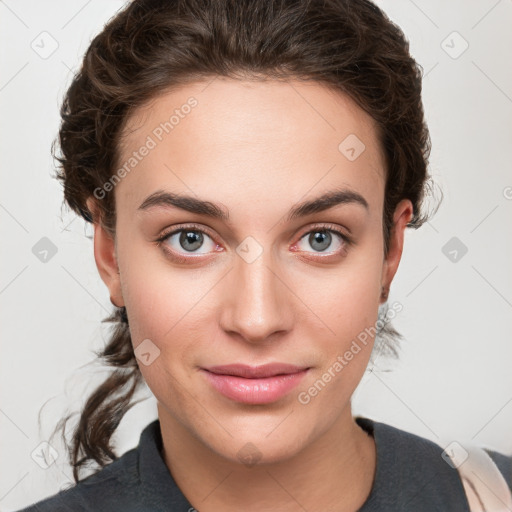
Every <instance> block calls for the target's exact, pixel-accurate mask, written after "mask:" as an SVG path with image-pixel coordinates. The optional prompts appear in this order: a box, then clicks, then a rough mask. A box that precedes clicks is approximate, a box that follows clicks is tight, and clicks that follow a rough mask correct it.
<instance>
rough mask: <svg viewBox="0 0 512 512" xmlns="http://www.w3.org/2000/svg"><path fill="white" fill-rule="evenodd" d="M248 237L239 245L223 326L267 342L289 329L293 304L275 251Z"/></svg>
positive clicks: (251, 339)
mask: <svg viewBox="0 0 512 512" xmlns="http://www.w3.org/2000/svg"><path fill="white" fill-rule="evenodd" d="M248 238H249V240H247V239H246V240H245V241H244V242H242V243H241V244H240V246H239V247H238V248H237V255H236V257H235V259H234V263H233V265H234V268H233V272H231V280H230V281H229V283H228V284H227V286H228V290H227V291H226V294H227V303H228V304H225V306H226V307H225V309H224V315H223V328H224V329H225V330H226V331H232V332H238V333H239V334H240V335H241V336H243V337H244V338H245V339H246V340H247V341H264V340H265V339H266V338H268V337H269V336H270V335H271V334H272V333H274V332H276V331H282V330H285V329H287V327H288V326H287V321H288V320H289V319H290V316H289V315H288V313H287V308H288V307H289V304H288V302H287V298H286V286H285V285H284V283H283V282H281V279H280V278H279V277H278V276H279V274H280V271H279V268H277V265H276V263H275V261H273V258H272V253H271V251H270V250H263V247H262V246H261V245H260V244H258V243H255V241H254V239H253V240H251V239H250V237H248ZM288 300H289V297H288Z"/></svg>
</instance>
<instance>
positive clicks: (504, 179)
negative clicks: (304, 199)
mask: <svg viewBox="0 0 512 512" xmlns="http://www.w3.org/2000/svg"><path fill="white" fill-rule="evenodd" d="M123 3H124V2H121V1H119V0H109V1H104V0H101V1H100V0H89V1H84V0H79V1H76V0H73V1H70V0H67V1H63V0H60V1H52V2H40V1H36V0H32V1H28V0H20V1H17V2H16V1H14V0H7V1H1V2H0V24H1V35H0V38H1V44H0V51H1V68H0V69H1V75H0V102H1V103H0V105H1V112H2V121H3V122H2V124H1V127H0V130H1V135H0V144H1V151H0V158H1V173H2V174H1V179H2V182H1V183H2V187H1V189H0V192H1V195H0V221H1V224H0V229H1V237H2V251H1V255H2V264H1V272H0V307H1V310H0V314H1V326H2V331H1V333H2V354H1V359H0V364H1V380H2V382H1V384H2V385H1V405H0V428H1V433H2V436H1V453H2V457H1V459H0V465H1V466H0V469H1V475H0V509H1V510H3V511H6V510H14V509H17V508H20V507H21V506H22V505H26V504H28V503H30V502H32V501H35V500H36V499H40V498H42V497H44V496H47V495H50V494H54V493H55V492H57V491H58V490H59V488H60V487H61V486H63V485H66V484H67V483H69V481H70V477H71V471H70V469H69V467H68V466H67V463H66V455H65V453H64V450H63V447H62V446H61V445H59V444H58V443H56V442H54V443H53V445H54V446H55V449H56V450H57V452H58V458H57V460H56V462H55V463H54V464H52V465H51V466H50V468H49V469H46V470H44V469H42V468H41V467H39V465H38V464H36V462H35V461H34V460H33V459H32V458H31V453H32V452H33V451H34V450H35V449H36V448H37V447H38V445H39V444H40V443H41V442H43V441H46V440H48V438H49V435H50V433H51V432H52V430H53V427H54V426H55V424H56V422H57V420H58V419H60V418H61V417H62V415H63V414H64V412H66V411H67V410H69V411H77V410H78V408H79V407H80V405H81V404H82V402H83V399H84V397H85V396H87V395H88V394H89V393H90V391H91V390H92V388H93V387H94V386H95V385H96V384H97V383H98V382H99V381H100V380H102V379H103V378H104V377H105V371H104V370H101V368H99V367H97V366H96V365H87V363H88V362H89V361H91V360H92V359H93V357H94V355H93V353H92V350H93V349H95V350H98V349H99V348H100V347H101V346H102V343H103V342H104V339H105V337H106V335H107V333H108V327H107V326H106V325H105V324H104V325H101V323H100V321H101V319H103V318H104V317H105V316H106V315H107V312H109V311H110V309H111V305H110V301H109V296H108V294H107V290H106V287H105V286H104V285H103V283H102V282H101V280H100V277H99V275H98V273H97V270H96V267H95V264H94V258H93V246H92V240H91V239H89V238H87V235H89V236H90V234H91V233H90V231H89V230H86V229H85V223H84V222H83V221H82V220H80V219H78V218H76V217H75V216H74V215H72V214H70V213H69V212H67V210H66V209H65V208H63V209H62V210H61V203H62V192H61V188H60V186H59V184H58V183H57V181H56V180H54V179H52V178H51V175H52V174H53V161H52V158H51V155H50V144H51V142H52V140H53V138H54V137H55V135H56V134H57V129H58V124H59V112H58V109H59V105H60V102H61V99H62V95H63V93H64V91H65V90H66V87H67V86H68V85H69V83H70V80H71V77H72V72H73V71H74V70H76V69H77V65H78V63H79V61H80V59H81V57H82V55H83V53H84V51H85V49H86V48H87V45H88V43H89V42H90V40H91V38H92V37H93V35H95V34H96V33H97V32H98V31H99V30H100V29H101V28H102V26H103V24H104V23H105V22H106V21H107V20H108V19H109V17H110V16H111V15H113V14H114V13H115V11H117V10H118V9H119V8H120V7H121V6H122V5H123ZM378 3H379V5H381V6H382V7H383V8H384V10H385V11H386V12H387V13H388V15H389V16H390V17H391V19H392V20H393V21H395V22H396V23H397V24H398V25H399V26H400V27H401V28H402V29H403V30H404V32H405V34H406V36H407V37H408V38H409V40H410V44H411V53H412V55H413V56H414V57H415V58H416V59H417V61H418V62H419V63H420V64H421V65H422V66H423V68H424V70H425V78H424V96H423V97H424V105H425V109H426V115H427V121H428V123H429V127H430V130H431V136H432V143H433V149H432V157H431V168H430V171H431V173H432V175H433V177H434V180H435V181H436V183H437V184H438V185H439V186H440V187H441V188H442V190H443V192H444V194H445V199H444V201H443V203H442V205H441V207H440V209H439V211H438V213H437V215H436V216H435V217H434V218H433V220H432V222H431V223H429V224H426V225H424V226H423V227H422V228H421V229H420V230H418V231H413V230H407V235H406V243H405V250H404V255H403V259H402V263H401V266H400V269H399V271H398V274H397V276H396V278H395V280H394V283H393V286H392V288H391V294H390V298H389V302H390V304H391V303H392V302H394V301H399V302H401V303H402V304H403V306H404V309H403V311H402V312H401V313H399V315H398V316H397V318H396V319H395V320H394V325H395V326H396V327H397V328H398V329H399V330H400V331H401V332H402V334H403V335H404V336H405V341H404V342H403V343H402V346H403V349H402V352H401V357H400V360H399V361H398V362H394V363H392V362H386V361H377V365H378V367H376V368H375V369H374V371H373V372H371V373H368V375H367V376H365V378H364V379H363V382H362V383H361V385H360V387H359V389H358V390H357V392H356V395H355V398H354V412H355V413H356V414H363V415H367V416H369V417H371V418H374V419H376V420H378V421H383V422H387V423H389V424H392V425H395V426H398V427H400V428H402V429H404V430H408V431H411V432H414V433H417V434H419V435H422V436H424V437H428V438H430V439H433V440H436V441H438V442H439V441H441V440H443V439H445V440H459V441H461V442H462V441H472V442H475V443H478V444H480V445H482V446H484V445H485V446H488V447H491V448H494V449H498V450H501V451H504V452H507V453H511V452H512V431H511V427H512V372H511V370H510V362H511V359H512V342H511V341H512V338H511V332H512V322H511V311H512V286H511V284H512V266H511V264H510V262H511V261H512V243H511V227H512V215H511V214H512V200H511V199H512V172H511V163H512V138H511V135H512V134H511V131H512V123H511V121H512V68H511V62H512V31H511V30H510V27H511V26H512V1H511V0H500V1H496V0H481V1H476V0H473V1H463V0H459V1H453V0H452V1H451V2H449V3H448V2H445V1H443V0H435V1H434V0H430V1H428V2H427V1H425V0H424V1H420V0H416V1H412V0H388V1H385V2H378ZM454 31H456V32H458V33H459V34H460V36H461V37H462V38H463V39H464V40H465V41H467V43H468V44H469V47H468V48H467V50H466V51H465V52H464V53H462V54H461V55H459V56H458V57H457V58H453V57H454V56H456V55H457V54H458V53H459V52H460V50H461V49H463V44H464V41H463V40H462V39H461V38H460V37H459V36H458V35H456V34H455V35H454V34H453V32H454ZM42 32H47V33H48V34H50V35H51V36H48V35H44V34H43V35H41V33H42ZM52 38H53V39H54V40H55V41H56V42H57V43H58V48H56V50H55V51H54V53H52V54H51V55H49V56H47V55H43V56H44V57H47V58H42V57H41V56H40V55H39V54H38V53H37V52H36V51H34V49H33V48H32V47H31V45H33V46H34V47H36V48H37V46H36V45H38V47H39V50H38V51H39V52H43V51H49V50H50V49H51V48H52V47H51V45H52V44H55V43H52ZM443 41H444V43H443ZM447 52H451V54H452V55H451V56H450V55H449V53H447ZM42 237H48V238H49V239H50V240H51V241H52V242H53V243H54V244H55V245H56V247H57V250H58V252H57V253H56V254H55V256H54V257H52V258H51V259H50V260H49V261H48V262H47V263H42V262H41V261H40V260H39V259H38V258H36V256H35V255H34V254H33V252H32V248H33V246H34V245H35V244H36V243H37V242H38V241H39V240H40V239H41V238H42ZM452 237H457V239H458V240H459V241H460V242H462V243H463V244H464V245H465V246H466V247H467V248H468V252H467V254H465V255H464V256H463V257H460V254H461V253H459V259H458V261H456V262H453V261H451V260H450V259H449V258H448V257H447V256H445V254H444V253H443V252H442V249H443V247H444V246H445V244H446V243H447V242H448V241H449V240H450V239H451V238H452ZM457 243H459V242H457ZM385 370H392V371H385ZM147 396H150V394H149V392H147ZM43 405H45V407H44V409H43V412H42V416H41V421H42V423H41V428H39V426H38V412H39V410H40V408H41V407H42V406H43ZM154 418H156V407H155V402H154V399H153V398H150V399H149V400H147V401H146V402H144V403H143V404H141V405H138V406H136V407H135V408H134V409H133V410H132V411H130V412H129V413H128V414H127V416H126V417H125V419H124V420H123V422H122V424H121V426H120V429H119V432H118V434H117V436H116V437H117V439H118V441H119V444H118V453H120V454H121V453H123V452H124V451H126V450H127V449H129V448H132V447H133V446H135V445H136V444H137V442H138V437H139V434H140V431H141V430H142V428H143V427H144V426H145V425H147V424H148V423H149V422H150V421H152V420H153V419H154Z"/></svg>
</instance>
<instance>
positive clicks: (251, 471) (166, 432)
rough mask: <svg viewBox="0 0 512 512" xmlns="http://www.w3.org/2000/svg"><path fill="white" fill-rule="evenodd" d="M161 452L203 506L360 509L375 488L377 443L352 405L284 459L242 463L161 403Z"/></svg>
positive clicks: (207, 510) (210, 511)
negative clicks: (194, 432) (218, 449)
mask: <svg viewBox="0 0 512 512" xmlns="http://www.w3.org/2000/svg"><path fill="white" fill-rule="evenodd" d="M158 411H159V418H160V426H161V431H162V440H163V456H164V460H165V463H166V465H167V467H168V468H169V471H170V472H171V474H172V476H173V478H174V480H175V482H176V484H177V485H178V487H179V488H180V490H181V492H182V493H183V494H184V495H185V497H186V498H187V499H188V501H189V502H190V503H191V504H192V505H193V506H194V507H195V508H196V509H198V510H200V511H201V512H217V511H222V512H231V511H235V510H236V511H240V510H245V511H248V512H253V511H254V512H256V511H258V512H261V511H266V510H268V511H274V510H280V511H284V512H288V511H290V512H291V511H297V510H337V511H339V512H355V511H357V510H359V508H360V507H361V506H362V505H363V503H364V502H365V501H366V499H367V498H368V495H369V494H370V491H371V488H372V484H373V480H374V474H375V468H376V448H375V442H374V439H373V437H371V436H369V435H368V434H367V433H366V432H365V431H364V430H363V429H362V428H361V427H359V425H357V423H356V422H355V420H354V419H353V417H352V415H351V410H350V405H349V406H348V407H347V408H346V410H345V411H344V412H343V413H342V415H341V416H340V417H339V418H338V420H337V421H336V422H335V423H334V424H333V425H332V427H331V428H330V429H329V430H327V431H326V432H324V433H323V434H322V435H320V436H319V437H317V438H316V439H315V440H314V441H313V442H312V443H310V444H308V445H307V446H306V447H305V448H304V449H303V450H301V451H300V452H298V453H296V454H295V455H293V456H292V457H290V458H288V459H287V460H284V461H278V462H274V463H266V464H255V465H252V466H251V465H244V464H242V463H240V462H235V461H233V460H230V459H227V458H225V457H223V456H222V455H220V454H219V453H217V452H215V451H214V450H212V449H211V448H210V447H209V446H207V445H205V444H204V443H203V442H202V441H201V440H199V439H198V438H197V437H195V436H194V435H192V434H191V432H190V431H189V430H187V429H186V428H185V427H184V426H183V424H182V423H180V422H178V421H176V419H175V418H173V417H172V416H171V415H170V414H168V412H167V411H165V410H164V408H163V407H162V406H161V405H160V404H159V405H158Z"/></svg>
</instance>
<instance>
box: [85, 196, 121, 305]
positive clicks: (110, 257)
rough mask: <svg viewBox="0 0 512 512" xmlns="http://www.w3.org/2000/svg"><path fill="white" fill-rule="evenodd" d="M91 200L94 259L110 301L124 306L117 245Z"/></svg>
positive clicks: (89, 204)
mask: <svg viewBox="0 0 512 512" xmlns="http://www.w3.org/2000/svg"><path fill="white" fill-rule="evenodd" d="M90 201H91V200H88V201H87V206H88V208H89V211H90V212H91V213H93V219H94V259H95V261H96V267H97V268H98V272H99V274H100V276H101V279H102V280H103V282H104V283H105V285H106V286H107V288H108V290H109V293H110V301H111V302H112V304H114V305H115V306H117V307H122V306H124V300H123V295H122V292H121V276H120V273H119V265H118V262H117V257H116V245H115V239H114V237H113V236H112V235H111V234H110V233H108V232H107V231H106V230H105V228H104V227H103V226H102V223H101V222H100V217H99V216H98V215H97V212H96V209H95V207H94V206H93V204H92V202H90Z"/></svg>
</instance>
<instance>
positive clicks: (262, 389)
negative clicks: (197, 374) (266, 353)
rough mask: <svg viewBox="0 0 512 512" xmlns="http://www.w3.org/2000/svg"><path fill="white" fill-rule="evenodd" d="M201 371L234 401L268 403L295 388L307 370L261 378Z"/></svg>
mask: <svg viewBox="0 0 512 512" xmlns="http://www.w3.org/2000/svg"><path fill="white" fill-rule="evenodd" d="M202 372H203V373H204V374H205V376H206V378H207V379H208V381H209V382H210V384H211V385H212V386H213V387H214V388H215V389H216V390H217V391H218V392H219V393H221V394H223V395H224V396H225V397H227V398H230V399H231V400H234V401H235V402H241V403H244V404H269V403H272V402H276V401H277V400H279V399H280V398H282V397H283V396H285V395H286V394H287V393H289V392H290V391H291V390H292V389H293V388H295V387H296V386H297V385H298V384H299V382H300V381H301V380H302V379H303V377H304V376H305V375H306V373H307V372H308V370H307V369H306V370H303V371H301V372H297V373H290V374H288V375H276V376H275V377H266V378H263V379H245V378H244V377H235V376H233V375H220V374H216V373H211V372H209V371H207V370H202Z"/></svg>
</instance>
